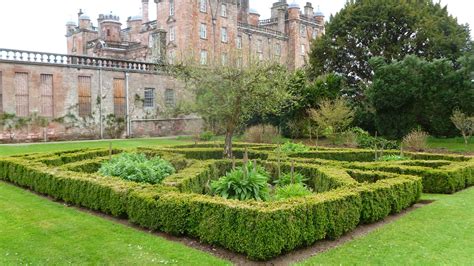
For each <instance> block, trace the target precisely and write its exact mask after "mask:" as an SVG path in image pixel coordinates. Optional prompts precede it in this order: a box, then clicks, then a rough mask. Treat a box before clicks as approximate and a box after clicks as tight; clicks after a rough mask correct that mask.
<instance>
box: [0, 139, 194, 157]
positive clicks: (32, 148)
mask: <svg viewBox="0 0 474 266" xmlns="http://www.w3.org/2000/svg"><path fill="white" fill-rule="evenodd" d="M110 142H112V145H113V147H116V148H134V147H138V146H150V145H176V144H184V143H189V140H187V139H176V138H170V139H164V138H151V139H129V140H100V141H79V142H57V143H36V144H19V145H0V156H9V155H16V154H23V153H32V152H52V151H63V150H72V149H82V148H105V147H109V144H110Z"/></svg>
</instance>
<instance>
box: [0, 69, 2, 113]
mask: <svg viewBox="0 0 474 266" xmlns="http://www.w3.org/2000/svg"><path fill="white" fill-rule="evenodd" d="M1 113H3V82H2V72H1V71H0V114H1Z"/></svg>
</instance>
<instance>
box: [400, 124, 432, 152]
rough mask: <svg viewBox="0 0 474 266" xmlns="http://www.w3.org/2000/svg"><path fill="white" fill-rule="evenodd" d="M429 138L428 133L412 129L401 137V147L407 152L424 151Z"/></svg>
mask: <svg viewBox="0 0 474 266" xmlns="http://www.w3.org/2000/svg"><path fill="white" fill-rule="evenodd" d="M429 136H430V135H428V133H426V132H424V131H422V130H421V129H419V128H418V129H414V130H412V131H411V132H410V133H408V135H406V136H405V137H403V141H402V145H403V147H405V148H407V149H409V150H414V151H424V150H426V148H427V147H428V137H429Z"/></svg>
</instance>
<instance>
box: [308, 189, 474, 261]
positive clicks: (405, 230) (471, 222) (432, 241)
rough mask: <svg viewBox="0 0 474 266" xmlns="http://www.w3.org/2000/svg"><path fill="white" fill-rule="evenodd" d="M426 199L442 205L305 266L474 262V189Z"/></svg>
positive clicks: (417, 212)
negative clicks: (434, 200)
mask: <svg viewBox="0 0 474 266" xmlns="http://www.w3.org/2000/svg"><path fill="white" fill-rule="evenodd" d="M423 198H424V199H430V198H433V199H437V201H436V202H434V203H432V204H430V205H428V206H425V207H423V208H421V209H417V210H415V211H413V212H411V213H409V214H407V215H406V216H404V217H402V218H401V219H400V220H397V221H395V222H393V223H391V224H388V225H386V226H384V227H382V228H379V229H378V230H375V231H373V232H372V233H369V234H368V235H367V236H365V237H362V238H358V239H356V240H353V241H350V242H348V243H346V244H344V245H342V246H340V247H338V248H335V249H332V250H330V251H328V252H325V253H323V254H320V255H316V256H315V257H313V258H311V259H309V260H306V261H304V262H303V263H301V264H300V265H319V264H324V265H327V264H328V265H374V264H378V265H382V264H383V265H407V264H408V265H469V264H472V262H473V261H474V230H473V229H474V188H470V189H467V190H465V191H461V192H459V193H457V194H454V195H424V196H423Z"/></svg>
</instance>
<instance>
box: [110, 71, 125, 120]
mask: <svg viewBox="0 0 474 266" xmlns="http://www.w3.org/2000/svg"><path fill="white" fill-rule="evenodd" d="M113 85H114V114H115V116H116V117H124V116H125V113H126V110H125V108H126V104H125V80H124V79H114V84H113Z"/></svg>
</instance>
